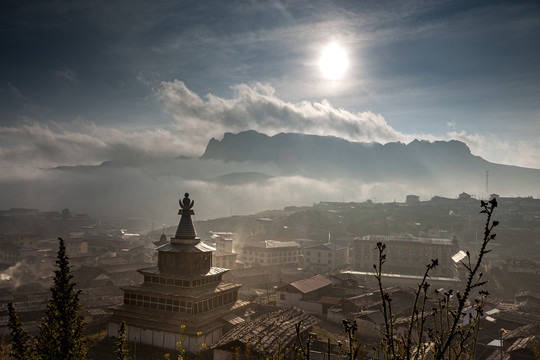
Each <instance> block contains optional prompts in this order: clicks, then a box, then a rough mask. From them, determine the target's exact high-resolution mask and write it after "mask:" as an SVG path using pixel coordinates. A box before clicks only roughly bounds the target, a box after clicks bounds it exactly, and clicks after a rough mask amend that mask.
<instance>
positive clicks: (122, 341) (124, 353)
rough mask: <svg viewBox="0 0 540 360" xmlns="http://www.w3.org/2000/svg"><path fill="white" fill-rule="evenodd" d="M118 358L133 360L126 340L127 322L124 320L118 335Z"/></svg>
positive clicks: (118, 359)
mask: <svg viewBox="0 0 540 360" xmlns="http://www.w3.org/2000/svg"><path fill="white" fill-rule="evenodd" d="M115 354H116V359H117V360H131V356H130V355H129V349H128V342H127V340H126V322H125V321H122V323H121V324H120V329H118V335H117V336H116V351H115Z"/></svg>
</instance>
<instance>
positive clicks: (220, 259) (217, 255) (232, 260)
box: [212, 250, 238, 269]
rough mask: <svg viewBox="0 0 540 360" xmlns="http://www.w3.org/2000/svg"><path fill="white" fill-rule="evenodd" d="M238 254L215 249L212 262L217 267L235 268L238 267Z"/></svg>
mask: <svg viewBox="0 0 540 360" xmlns="http://www.w3.org/2000/svg"><path fill="white" fill-rule="evenodd" d="M237 256H238V254H234V253H232V252H227V251H219V250H218V251H214V252H213V253H212V264H213V265H214V266H216V267H221V268H225V269H233V268H235V267H236V258H237Z"/></svg>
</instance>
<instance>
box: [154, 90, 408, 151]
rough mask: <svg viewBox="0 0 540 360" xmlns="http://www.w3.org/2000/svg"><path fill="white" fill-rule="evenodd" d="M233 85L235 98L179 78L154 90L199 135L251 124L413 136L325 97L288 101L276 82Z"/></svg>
mask: <svg viewBox="0 0 540 360" xmlns="http://www.w3.org/2000/svg"><path fill="white" fill-rule="evenodd" d="M232 89H233V90H234V97H233V98H230V99H225V98H222V97H218V96H216V95H213V94H207V95H206V96H205V97H204V98H201V97H200V96H199V95H197V94H196V93H194V92H193V91H191V90H189V89H188V88H187V86H186V85H185V84H184V83H183V82H182V81H179V80H175V81H172V82H162V83H161V86H160V87H159V88H157V89H156V90H155V93H156V96H157V98H158V100H159V101H160V102H161V103H162V104H163V107H164V109H165V110H166V111H167V112H169V113H170V114H171V115H172V116H173V117H174V118H175V119H176V121H177V123H178V127H179V128H180V129H182V130H183V131H185V132H188V133H190V134H191V135H192V136H193V137H194V138H196V139H205V140H207V139H208V137H210V136H212V137H221V136H222V134H223V133H224V132H227V131H231V132H237V131H244V130H249V129H253V130H257V131H260V132H264V133H266V134H268V135H274V134H277V133H280V132H301V133H306V134H314V135H333V136H337V137H342V138H345V139H348V140H351V141H365V142H372V141H375V142H381V143H386V142H389V141H398V140H403V139H407V138H409V136H407V135H406V134H402V133H400V132H398V131H396V130H394V129H393V128H392V127H390V126H389V125H388V124H387V123H386V120H385V119H384V117H383V116H382V115H380V114H374V113H373V112H370V111H365V112H358V113H352V112H349V111H347V110H345V109H340V108H335V107H333V106H332V105H331V104H330V103H329V102H328V101H325V100H322V101H319V102H309V101H302V102H298V103H291V102H286V101H284V100H281V99H280V98H278V97H277V96H276V94H275V90H274V88H273V87H271V86H270V85H266V84H260V83H254V84H249V85H248V84H238V85H235V86H233V87H232ZM410 140H412V138H411V139H410ZM204 145H206V142H205V143H204Z"/></svg>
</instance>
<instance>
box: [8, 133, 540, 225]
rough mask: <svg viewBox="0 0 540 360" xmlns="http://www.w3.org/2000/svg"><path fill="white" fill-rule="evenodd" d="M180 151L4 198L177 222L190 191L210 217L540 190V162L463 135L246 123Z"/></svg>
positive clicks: (21, 186)
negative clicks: (493, 158)
mask: <svg viewBox="0 0 540 360" xmlns="http://www.w3.org/2000/svg"><path fill="white" fill-rule="evenodd" d="M174 156H175V155H173V154H171V157H169V158H144V157H135V156H134V157H133V158H131V157H129V156H128V157H124V158H120V159H110V161H105V162H103V163H102V164H100V165H95V166H89V165H81V166H61V167H57V168H55V169H50V170H49V171H47V172H46V173H44V176H43V177H40V178H38V179H33V180H31V181H30V180H29V181H3V182H0V198H1V199H2V204H4V205H3V207H4V208H9V207H31V208H45V209H57V208H60V209H62V208H70V209H75V211H81V212H89V213H94V214H100V216H101V215H104V214H108V215H111V216H118V215H120V214H121V215H122V216H127V217H147V218H151V219H153V221H154V220H155V221H159V222H160V223H164V222H169V223H174V222H176V221H177V218H176V213H177V210H178V209H177V200H176V199H178V198H181V197H182V196H183V194H184V192H189V193H190V194H191V195H192V196H193V198H195V199H197V204H206V206H201V207H197V210H196V212H197V216H200V217H202V218H210V217H221V216H223V215H224V214H225V213H226V214H242V213H243V214H246V213H254V212H258V211H262V210H265V209H276V208H283V207H284V206H290V205H294V206H302V205H306V204H313V203H317V202H319V201H356V202H362V201H365V200H366V199H372V200H373V201H374V202H391V201H394V200H395V201H398V202H400V201H404V200H405V196H406V195H408V194H415V195H418V196H420V197H421V199H422V200H426V199H431V198H432V197H433V196H444V197H449V198H457V196H458V194H460V193H462V192H466V193H468V194H471V195H475V196H476V197H477V198H485V197H486V196H487V195H488V194H487V192H488V191H489V193H497V194H500V195H501V196H521V197H523V196H534V197H537V196H538V194H540V170H537V169H525V168H520V167H516V166H506V165H500V164H494V163H490V162H488V161H486V160H484V159H482V158H481V157H478V156H475V155H473V154H471V151H470V149H469V148H468V147H467V146H466V145H465V144H464V143H462V142H459V141H436V142H428V141H418V140H415V141H413V142H411V143H409V144H403V143H399V142H395V143H387V144H384V145H383V144H378V143H359V142H351V141H347V140H344V139H341V138H337V137H332V136H315V135H305V134H293V133H283V134H277V135H274V136H267V135H265V134H260V133H258V132H256V131H245V132H241V133H238V134H231V133H226V134H224V137H223V139H221V140H216V139H212V140H210V141H209V143H208V145H207V147H206V151H205V152H204V154H203V155H202V156H201V157H199V158H197V157H194V158H187V157H174ZM486 171H489V190H487V189H486ZM486 190H487V191H486ZM209 204H211V205H209ZM76 209H80V210H76ZM199 219H200V218H199Z"/></svg>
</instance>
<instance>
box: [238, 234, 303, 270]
mask: <svg viewBox="0 0 540 360" xmlns="http://www.w3.org/2000/svg"><path fill="white" fill-rule="evenodd" d="M301 255H302V250H301V249H300V245H299V244H298V243H297V242H295V241H276V240H265V241H263V242H259V243H256V244H255V245H248V246H244V247H243V248H242V261H243V262H244V264H250V265H264V266H299V265H300V264H301Z"/></svg>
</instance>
